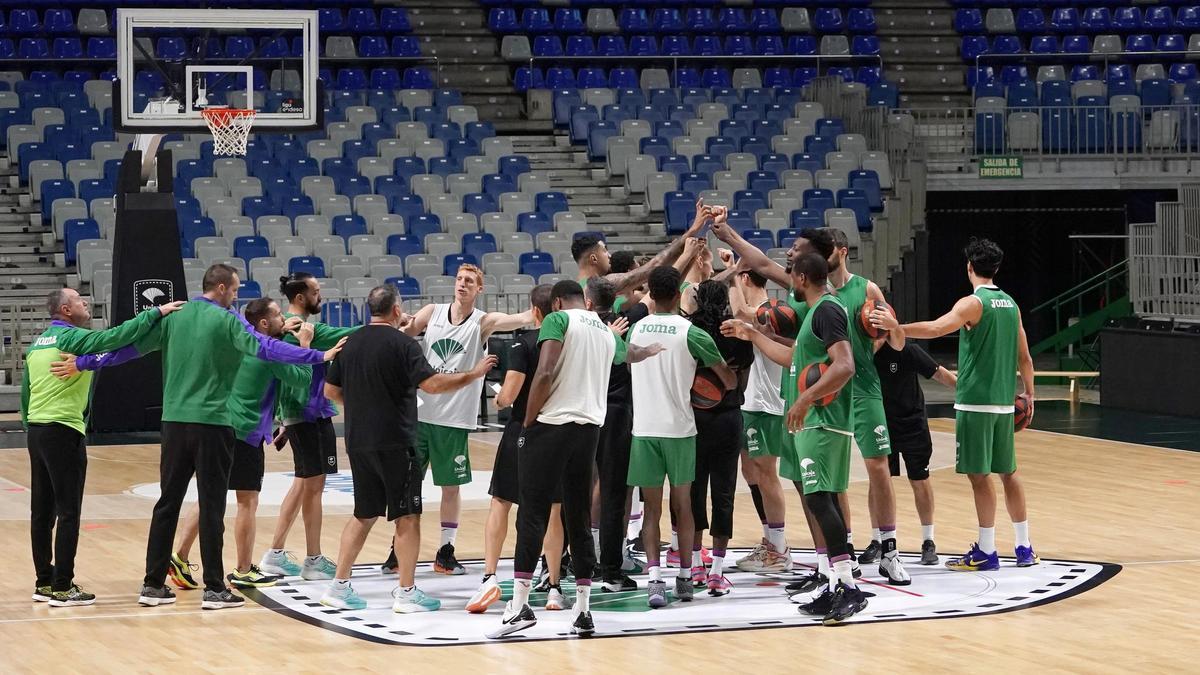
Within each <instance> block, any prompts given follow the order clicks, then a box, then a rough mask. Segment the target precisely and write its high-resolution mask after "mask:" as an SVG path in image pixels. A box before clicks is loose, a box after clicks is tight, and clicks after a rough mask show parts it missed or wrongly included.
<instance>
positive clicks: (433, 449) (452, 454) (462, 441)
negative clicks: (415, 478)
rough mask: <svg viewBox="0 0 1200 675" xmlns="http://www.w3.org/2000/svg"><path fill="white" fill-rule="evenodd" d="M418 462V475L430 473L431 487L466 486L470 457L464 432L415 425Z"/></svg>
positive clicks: (450, 428) (438, 425)
mask: <svg viewBox="0 0 1200 675" xmlns="http://www.w3.org/2000/svg"><path fill="white" fill-rule="evenodd" d="M417 459H418V460H420V462H421V472H422V474H424V471H425V468H426V467H429V468H431V469H432V470H433V484H434V485H443V486H448V485H465V484H467V483H470V482H471V455H470V453H468V452H467V430H466V429H458V428H456V427H444V426H442V425H440V424H429V423H428V422H418V423H417Z"/></svg>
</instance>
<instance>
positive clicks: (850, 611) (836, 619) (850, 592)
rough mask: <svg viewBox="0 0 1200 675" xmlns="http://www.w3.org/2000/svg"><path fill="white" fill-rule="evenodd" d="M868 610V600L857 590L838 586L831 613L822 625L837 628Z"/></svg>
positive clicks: (841, 585)
mask: <svg viewBox="0 0 1200 675" xmlns="http://www.w3.org/2000/svg"><path fill="white" fill-rule="evenodd" d="M866 608H867V598H866V596H865V595H863V592H862V591H860V590H858V589H857V588H851V587H850V586H847V585H845V584H838V586H837V590H835V591H834V592H833V597H832V598H831V601H830V607H829V612H828V613H827V614H826V615H825V618H824V619H822V620H821V623H823V624H825V625H826V626H836V625H837V624H839V623H842V622H843V621H846V620H847V619H849V618H850V617H852V616H854V615H855V614H858V613H859V612H861V611H863V610H864V609H866Z"/></svg>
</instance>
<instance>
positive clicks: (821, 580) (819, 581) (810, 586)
mask: <svg viewBox="0 0 1200 675" xmlns="http://www.w3.org/2000/svg"><path fill="white" fill-rule="evenodd" d="M828 583H829V579H828V578H827V577H826V576H825V575H824V574H821V573H820V572H818V571H816V570H813V571H812V573H811V574H809V575H808V576H805V577H800V579H799V580H797V581H793V582H792V583H790V584H788V585H787V586H786V587H784V590H785V591H787V594H788V595H799V594H801V593H812V592H813V591H815V590H817V589H818V588H821V587H822V586H824V585H826V584H828Z"/></svg>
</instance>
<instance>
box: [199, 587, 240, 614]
mask: <svg viewBox="0 0 1200 675" xmlns="http://www.w3.org/2000/svg"><path fill="white" fill-rule="evenodd" d="M244 604H246V599H245V598H243V597H242V596H240V595H235V594H234V593H233V591H231V590H229V589H228V588H223V589H221V590H219V591H210V590H205V591H204V600H202V601H201V602H200V609H231V608H233V607H241V606H242V605H244Z"/></svg>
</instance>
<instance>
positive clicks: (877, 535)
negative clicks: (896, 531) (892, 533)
mask: <svg viewBox="0 0 1200 675" xmlns="http://www.w3.org/2000/svg"><path fill="white" fill-rule="evenodd" d="M871 541H875V542H882V541H883V538H882V531H881V530H880V529H879V528H878V527H872V528H871Z"/></svg>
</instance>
